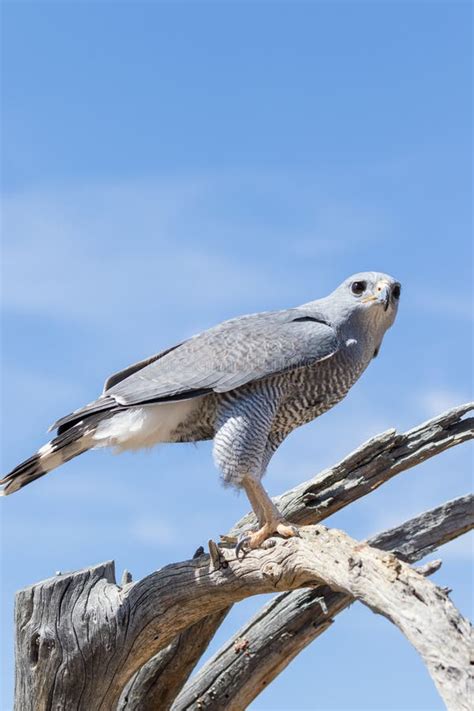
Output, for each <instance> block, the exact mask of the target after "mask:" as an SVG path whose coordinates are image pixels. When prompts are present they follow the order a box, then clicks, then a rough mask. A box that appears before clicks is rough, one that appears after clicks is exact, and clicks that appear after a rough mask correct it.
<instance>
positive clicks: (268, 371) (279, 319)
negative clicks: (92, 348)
mask: <svg viewBox="0 0 474 711" xmlns="http://www.w3.org/2000/svg"><path fill="white" fill-rule="evenodd" d="M337 348H338V340H337V336H336V333H335V331H334V329H333V328H332V327H331V325H330V324H328V323H327V322H326V321H325V320H324V319H323V318H322V317H320V316H318V315H314V314H311V315H310V314H308V312H306V311H304V310H300V309H291V310H289V311H279V312H268V313H260V314H253V315H250V316H244V317H241V318H237V319H232V320H231V321H226V322H224V323H222V324H219V326H215V327H214V328H211V329H209V330H208V331H204V332H203V333H201V334H199V335H198V336H194V337H193V338H190V339H189V340H188V341H185V342H184V343H182V344H181V345H180V346H177V347H176V348H174V349H171V350H170V351H169V352H167V353H166V354H165V355H162V356H161V357H159V358H157V359H155V360H152V361H151V362H149V363H148V364H147V365H145V366H144V367H140V368H138V366H137V368H136V369H135V368H134V367H133V366H132V367H131V368H130V369H127V371H124V372H125V373H127V372H130V373H131V374H130V375H128V377H127V376H125V377H124V379H120V380H119V381H117V380H116V381H115V383H114V384H113V385H112V386H111V387H108V388H107V389H106V390H105V391H104V395H103V397H106V398H113V400H115V402H116V403H118V404H119V405H122V406H127V405H138V404H141V403H146V402H160V401H162V402H163V401H169V400H177V399H183V398H192V397H196V396H198V395H202V394H205V393H209V392H212V391H214V392H226V391H229V390H233V389H235V388H238V387H241V386H242V385H245V384H247V383H250V382H252V381H256V380H261V379H263V378H267V377H269V376H271V375H274V374H276V373H280V372H283V371H287V370H292V369H294V368H299V367H301V366H304V365H308V364H310V363H315V362H317V361H319V360H323V359H325V358H328V357H330V356H331V355H333V354H334V353H335V352H336V350H337ZM107 382H111V381H110V379H109V381H107Z"/></svg>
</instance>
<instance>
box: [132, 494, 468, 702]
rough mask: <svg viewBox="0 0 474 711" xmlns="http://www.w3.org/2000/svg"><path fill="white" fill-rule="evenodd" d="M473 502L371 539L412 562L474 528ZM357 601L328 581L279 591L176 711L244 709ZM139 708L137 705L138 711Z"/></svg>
mask: <svg viewBox="0 0 474 711" xmlns="http://www.w3.org/2000/svg"><path fill="white" fill-rule="evenodd" d="M473 503H474V497H473V496H464V497H461V498H459V499H455V500H454V501H450V502H448V503H447V504H444V506H440V507H438V508H436V509H433V510H431V511H427V512H426V513H424V514H421V515H420V516H417V517H416V518H414V519H411V520H410V521H407V522H406V523H404V524H403V525H402V526H397V527H396V528H393V529H390V530H389V531H385V532H384V533H381V534H378V535H377V536H374V537H373V538H371V539H370V540H369V541H368V542H369V543H370V545H372V546H374V547H376V548H379V549H383V550H385V551H390V552H392V553H394V554H395V555H396V556H397V557H398V558H400V559H402V560H405V561H408V562H412V563H413V562H415V561H417V560H420V559H421V558H424V557H425V556H426V555H428V554H429V553H431V552H432V551H433V550H434V549H435V548H438V547H439V546H441V545H443V544H445V543H447V542H448V541H451V540H453V539H454V538H457V537H458V536H460V535H462V534H463V533H465V532H466V531H467V530H469V529H472V528H473V527H474V509H473ZM439 564H440V562H439V561H434V563H433V562H432V563H431V564H429V565H428V566H424V567H423V569H418V571H419V572H422V573H423V574H424V575H426V574H431V573H433V572H434V571H435V570H437V569H438V567H439ZM352 602H353V598H351V597H349V596H347V595H344V594H343V593H338V592H334V590H331V588H329V587H327V586H325V585H321V586H317V587H315V588H314V589H312V590H303V591H298V592H288V593H283V594H282V595H279V596H278V597H276V598H274V599H273V600H271V601H270V602H269V603H268V604H267V605H265V606H264V607H262V609H261V610H259V611H258V612H257V613H256V614H255V615H254V616H253V617H252V618H251V619H250V620H249V622H247V623H246V624H245V625H244V626H243V627H242V628H241V629H240V630H239V631H238V632H237V633H236V634H235V635H234V636H233V637H232V638H231V639H230V640H228V641H227V642H226V643H225V644H224V645H223V647H221V648H220V649H219V650H218V651H217V652H216V654H215V655H214V656H213V657H212V658H211V659H210V660H209V661H208V662H207V663H206V664H205V665H204V667H203V668H202V669H201V670H200V671H199V673H198V674H197V675H196V676H195V677H194V678H193V679H191V680H190V682H189V683H188V684H186V686H185V687H184V689H183V691H182V692H181V694H180V695H179V696H178V698H177V699H176V701H175V702H174V704H173V706H172V710H173V711H191V710H193V709H197V708H199V709H200V710H201V711H220V710H221V709H222V708H223V705H222V702H223V699H225V708H226V710H228V711H241V710H242V709H245V708H246V707H247V706H248V705H249V704H250V703H251V701H253V700H254V699H255V698H256V697H257V696H258V694H260V693H261V692H262V691H263V690H264V689H265V688H267V687H268V685H269V684H270V683H271V682H272V680H273V679H274V678H275V677H276V676H278V674H280V673H281V672H282V671H283V669H285V668H286V667H287V666H288V664H290V662H291V661H292V660H293V659H294V658H295V657H296V656H297V655H298V654H299V652H301V650H302V649H304V648H305V647H306V646H307V645H308V644H310V643H311V642H312V641H313V640H315V639H316V638H317V637H319V636H320V635H321V634H323V632H325V631H326V630H327V629H329V627H330V626H331V625H332V624H333V622H334V618H335V616H336V615H338V614H339V613H340V612H342V610H345V609H346V608H347V607H348V606H349V605H350V604H351V603H352ZM466 663H467V660H466ZM313 682H314V679H313ZM139 708H140V707H139V706H136V707H135V709H136V711H138V709H139Z"/></svg>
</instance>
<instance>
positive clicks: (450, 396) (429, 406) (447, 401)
mask: <svg viewBox="0 0 474 711" xmlns="http://www.w3.org/2000/svg"><path fill="white" fill-rule="evenodd" d="M471 398H472V393H469V391H468V389H467V388H466V389H465V390H460V389H459V390H456V389H454V388H449V387H443V386H440V387H432V388H429V389H427V390H424V391H422V392H418V393H416V394H415V402H416V403H418V406H419V408H420V410H421V412H422V414H423V415H425V416H426V417H435V415H439V414H440V413H442V412H444V411H445V410H449V409H450V408H451V407H455V406H456V405H461V404H462V403H464V402H469V400H470V399H471Z"/></svg>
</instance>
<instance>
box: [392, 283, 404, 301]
mask: <svg viewBox="0 0 474 711" xmlns="http://www.w3.org/2000/svg"><path fill="white" fill-rule="evenodd" d="M401 290H402V287H401V286H400V284H395V286H394V287H393V289H392V296H393V298H394V299H395V301H398V299H399V298H400V292H401Z"/></svg>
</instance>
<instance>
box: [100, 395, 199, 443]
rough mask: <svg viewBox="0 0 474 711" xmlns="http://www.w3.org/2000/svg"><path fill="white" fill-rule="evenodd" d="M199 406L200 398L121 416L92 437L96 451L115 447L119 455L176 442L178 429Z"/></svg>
mask: <svg viewBox="0 0 474 711" xmlns="http://www.w3.org/2000/svg"><path fill="white" fill-rule="evenodd" d="M200 402H201V398H199V397H198V398H193V399H192V400H181V401H179V402H169V403H164V404H162V405H141V406H139V407H131V408H130V409H128V410H124V411H123V412H118V413H117V414H115V415H112V417H110V418H109V419H107V420H104V421H103V422H100V423H99V425H98V426H97V429H96V431H95V432H94V434H93V435H92V439H93V440H94V442H95V447H115V448H116V450H117V452H123V451H125V450H127V449H142V448H144V447H153V445H155V444H158V443H159V442H174V441H175V436H174V434H175V432H176V429H177V428H178V426H179V425H181V424H183V423H184V422H186V421H187V420H188V419H189V418H190V416H191V415H192V414H193V412H194V411H195V410H196V408H198V407H199V404H200Z"/></svg>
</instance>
